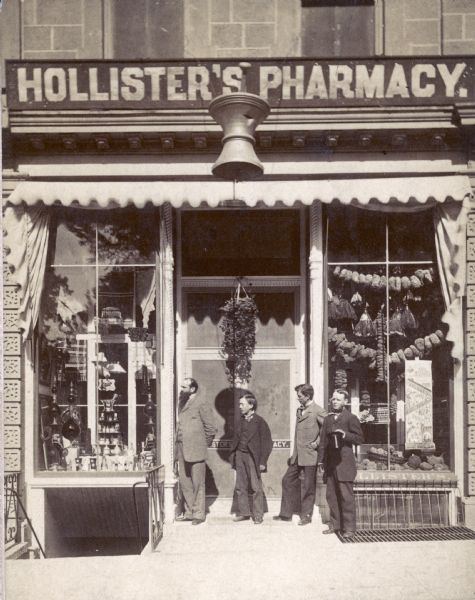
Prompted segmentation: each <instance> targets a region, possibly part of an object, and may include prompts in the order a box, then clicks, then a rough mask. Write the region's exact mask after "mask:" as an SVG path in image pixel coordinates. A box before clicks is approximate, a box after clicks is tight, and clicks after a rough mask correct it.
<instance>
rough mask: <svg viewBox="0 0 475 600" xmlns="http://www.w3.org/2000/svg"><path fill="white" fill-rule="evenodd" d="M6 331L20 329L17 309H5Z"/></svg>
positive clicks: (4, 326)
mask: <svg viewBox="0 0 475 600" xmlns="http://www.w3.org/2000/svg"><path fill="white" fill-rule="evenodd" d="M3 329H4V331H12V330H13V331H18V312H17V311H16V310H4V311H3Z"/></svg>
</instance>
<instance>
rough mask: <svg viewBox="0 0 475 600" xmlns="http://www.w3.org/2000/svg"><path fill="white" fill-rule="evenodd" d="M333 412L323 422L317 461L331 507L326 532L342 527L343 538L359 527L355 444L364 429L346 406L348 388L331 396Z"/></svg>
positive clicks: (359, 439)
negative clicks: (355, 490) (355, 486)
mask: <svg viewBox="0 0 475 600" xmlns="http://www.w3.org/2000/svg"><path fill="white" fill-rule="evenodd" d="M330 403H331V407H332V409H333V412H332V413H330V414H329V415H328V416H327V417H326V418H325V421H324V422H323V427H322V432H321V437H322V441H321V443H320V448H319V449H318V464H319V465H321V466H322V467H323V480H324V481H325V482H326V484H327V502H328V506H329V508H330V526H329V528H328V529H326V530H325V531H324V532H323V533H325V534H327V533H335V532H337V531H339V530H343V534H342V535H343V537H344V538H352V537H353V536H354V534H355V530H356V511H355V498H354V493H353V481H354V480H355V477H356V461H355V455H354V452H353V445H356V444H362V443H363V441H364V438H363V432H362V430H361V425H360V421H359V419H358V417H357V416H356V415H353V414H352V413H351V412H350V411H349V410H347V409H346V404H347V403H348V392H347V391H346V390H341V389H338V390H335V391H334V392H333V396H332V398H331V400H330Z"/></svg>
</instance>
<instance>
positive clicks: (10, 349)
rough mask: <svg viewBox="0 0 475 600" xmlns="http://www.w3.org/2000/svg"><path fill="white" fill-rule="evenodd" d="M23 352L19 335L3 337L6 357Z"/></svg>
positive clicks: (6, 334)
mask: <svg viewBox="0 0 475 600" xmlns="http://www.w3.org/2000/svg"><path fill="white" fill-rule="evenodd" d="M20 352H21V337H20V334H19V333H5V334H4V335H3V353H4V355H5V356H12V355H13V356H15V355H18V354H20Z"/></svg>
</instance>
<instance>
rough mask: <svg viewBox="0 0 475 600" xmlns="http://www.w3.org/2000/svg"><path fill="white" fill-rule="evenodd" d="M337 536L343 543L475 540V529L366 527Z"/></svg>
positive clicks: (458, 527)
mask: <svg viewBox="0 0 475 600" xmlns="http://www.w3.org/2000/svg"><path fill="white" fill-rule="evenodd" d="M337 536H338V538H339V540H340V541H341V542H342V543H343V544H363V543H370V542H434V541H441V542H443V541H449V540H475V531H472V529H469V528H468V527H460V526H457V527H415V528H414V529H377V530H369V529H364V530H361V531H357V532H356V533H355V535H354V536H353V537H351V538H344V537H342V535H341V533H340V532H338V533H337Z"/></svg>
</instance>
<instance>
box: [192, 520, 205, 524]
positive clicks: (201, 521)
mask: <svg viewBox="0 0 475 600" xmlns="http://www.w3.org/2000/svg"><path fill="white" fill-rule="evenodd" d="M204 522H205V519H193V520H192V521H191V524H192V525H201V523H204Z"/></svg>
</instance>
